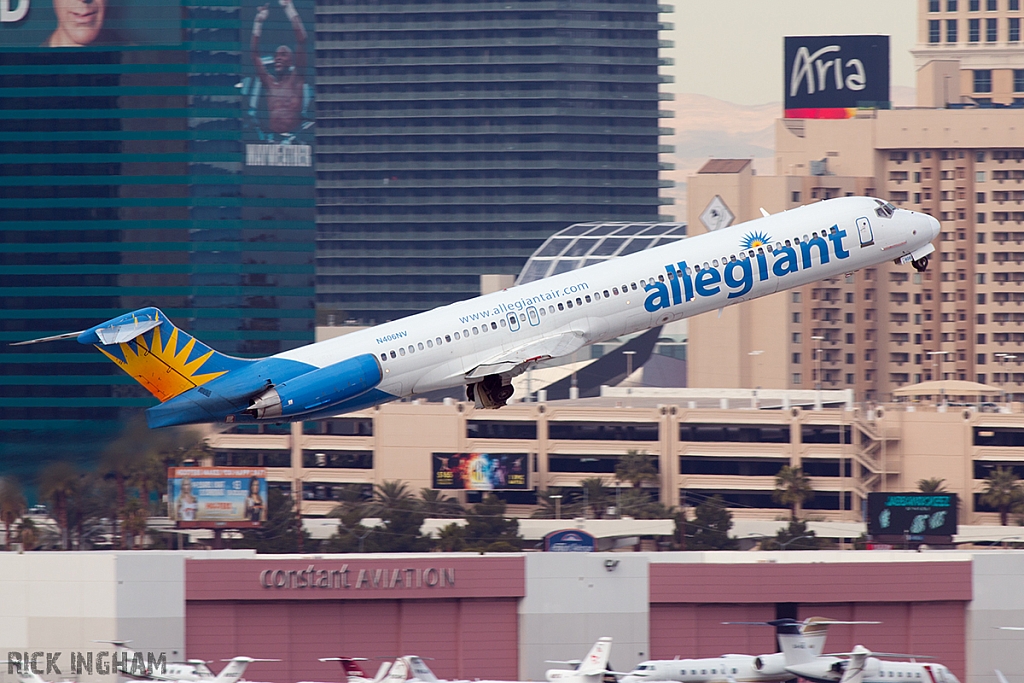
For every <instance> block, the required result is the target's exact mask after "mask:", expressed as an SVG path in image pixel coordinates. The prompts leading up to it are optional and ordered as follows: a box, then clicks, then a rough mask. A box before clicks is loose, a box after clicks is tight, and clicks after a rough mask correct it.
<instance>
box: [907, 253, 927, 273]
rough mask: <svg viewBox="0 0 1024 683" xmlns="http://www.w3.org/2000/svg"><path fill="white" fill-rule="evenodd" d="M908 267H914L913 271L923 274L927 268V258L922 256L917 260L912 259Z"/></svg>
mask: <svg viewBox="0 0 1024 683" xmlns="http://www.w3.org/2000/svg"><path fill="white" fill-rule="evenodd" d="M910 265H912V266H914V270H916V271H917V272H919V273H923V272H924V271H925V269H927V268H928V257H927V256H922V257H921V258H919V259H914V260H913V261H911V262H910Z"/></svg>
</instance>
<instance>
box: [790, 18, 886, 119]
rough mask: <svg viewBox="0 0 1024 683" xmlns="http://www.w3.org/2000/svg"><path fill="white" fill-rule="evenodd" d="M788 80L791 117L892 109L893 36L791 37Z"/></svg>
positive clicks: (833, 116)
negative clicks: (891, 54) (890, 55)
mask: <svg viewBox="0 0 1024 683" xmlns="http://www.w3.org/2000/svg"><path fill="white" fill-rule="evenodd" d="M783 79H784V88H785V93H784V101H785V104H784V105H783V106H784V109H785V116H786V118H791V119H848V118H852V117H853V115H854V114H855V113H856V111H857V109H860V108H870V109H889V108H890V106H891V103H890V96H889V36H786V49H785V66H784V70H783Z"/></svg>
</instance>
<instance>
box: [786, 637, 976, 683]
mask: <svg viewBox="0 0 1024 683" xmlns="http://www.w3.org/2000/svg"><path fill="white" fill-rule="evenodd" d="M841 657H842V659H841ZM879 657H911V658H912V659H913V658H918V659H920V658H921V657H915V656H914V655H899V654H893V653H885V652H871V651H870V650H868V649H867V648H865V647H864V646H862V645H855V646H854V648H853V650H851V651H850V652H841V653H837V654H831V655H825V656H822V657H818V658H816V659H814V660H813V661H811V662H807V663H805V664H799V665H795V666H789V667H786V668H787V670H788V671H789V672H790V673H792V674H795V675H797V676H799V677H800V678H804V679H806V680H808V681H813V683H889V681H893V680H901V681H903V683H908V681H909V682H910V683H915V682H916V683H960V681H959V680H958V679H957V677H956V676H954V675H953V672H952V671H950V670H949V669H948V668H947V667H946V666H944V665H942V664H921V663H920V662H915V661H909V662H889V661H885V660H882V659H879Z"/></svg>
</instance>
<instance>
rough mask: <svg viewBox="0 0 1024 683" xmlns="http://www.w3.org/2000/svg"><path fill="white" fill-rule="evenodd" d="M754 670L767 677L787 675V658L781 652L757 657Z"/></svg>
mask: <svg viewBox="0 0 1024 683" xmlns="http://www.w3.org/2000/svg"><path fill="white" fill-rule="evenodd" d="M754 670H755V671H757V672H758V673H759V674H763V675H765V676H781V675H782V674H784V673H786V657H785V655H783V654H782V653H781V652H777V653H775V654H771V655H761V656H760V657H755V658H754Z"/></svg>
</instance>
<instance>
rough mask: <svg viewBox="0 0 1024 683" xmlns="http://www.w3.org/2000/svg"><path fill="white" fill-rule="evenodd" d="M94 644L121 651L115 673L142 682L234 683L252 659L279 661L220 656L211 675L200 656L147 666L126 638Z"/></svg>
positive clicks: (269, 660) (142, 657) (98, 641)
mask: <svg viewBox="0 0 1024 683" xmlns="http://www.w3.org/2000/svg"><path fill="white" fill-rule="evenodd" d="M93 642H94V643H109V644H110V645H113V646H115V647H117V648H118V649H121V650H124V652H125V653H126V659H125V660H123V666H122V660H118V661H117V662H115V664H116V666H117V668H118V672H119V673H121V674H122V675H124V676H128V677H129V678H134V679H137V680H143V681H172V682H177V683H194V682H195V681H207V682H209V683H234V682H235V681H237V680H238V679H240V678H241V677H242V674H244V673H245V670H246V669H247V668H248V667H249V665H250V664H252V663H253V662H279V661H281V660H280V659H255V658H253V657H234V658H233V659H222V660H221V661H222V662H227V663H228V664H227V666H225V667H224V668H223V669H221V671H220V673H219V674H216V675H214V673H213V672H212V671H211V670H210V667H208V666H207V664H209V662H207V661H205V660H202V659H189V660H186V661H185V662H170V663H168V664H165V665H163V666H161V667H153V666H150V664H151V662H149V661H148V660H147V659H146V658H145V657H144V656H143V655H142V653H140V652H137V651H135V650H133V649H131V648H129V647H128V643H130V642H132V641H130V640H94V641H93Z"/></svg>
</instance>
